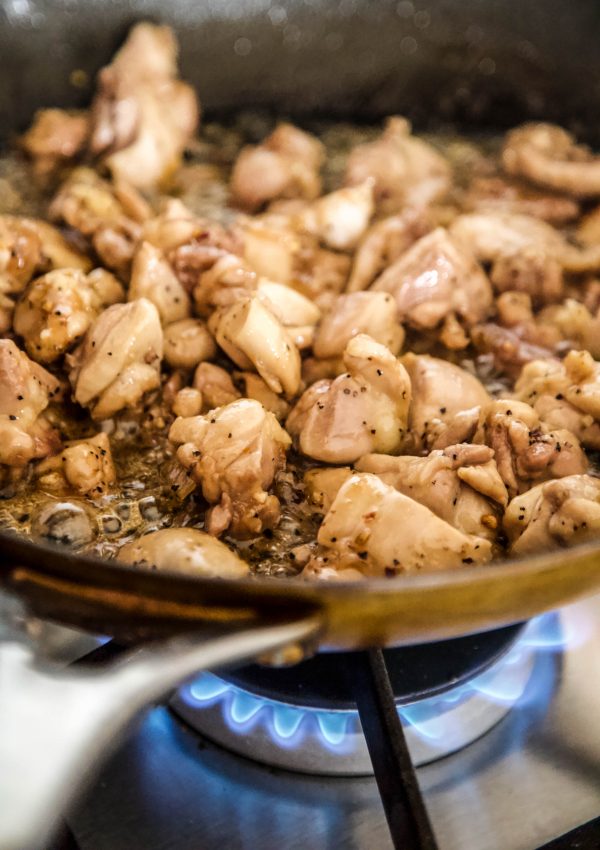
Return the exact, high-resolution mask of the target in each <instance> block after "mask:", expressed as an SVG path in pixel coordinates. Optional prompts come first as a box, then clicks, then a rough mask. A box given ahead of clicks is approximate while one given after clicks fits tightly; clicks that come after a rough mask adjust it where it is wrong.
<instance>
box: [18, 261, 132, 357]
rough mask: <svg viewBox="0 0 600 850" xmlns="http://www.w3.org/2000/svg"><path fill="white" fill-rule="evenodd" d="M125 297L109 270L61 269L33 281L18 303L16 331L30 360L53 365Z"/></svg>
mask: <svg viewBox="0 0 600 850" xmlns="http://www.w3.org/2000/svg"><path fill="white" fill-rule="evenodd" d="M124 297H125V293H124V291H123V287H122V286H121V284H120V283H119V281H118V280H117V279H116V278H115V277H114V276H113V275H112V274H111V273H110V272H107V271H106V270H105V269H96V270H95V271H93V272H90V274H87V275H86V274H85V272H83V271H81V270H80V269H58V270H56V271H52V272H48V274H45V275H43V276H42V277H38V278H35V280H32V281H31V283H30V284H29V286H28V287H27V288H26V290H25V292H24V293H23V295H22V297H21V299H20V300H19V302H18V303H17V306H16V309H15V314H14V321H13V325H14V329H15V332H16V333H17V334H19V336H21V337H23V339H24V341H25V348H26V349H27V353H28V354H29V356H30V357H32V358H33V359H34V360H37V361H38V362H39V363H53V362H54V361H55V360H57V359H58V358H59V357H61V356H62V355H63V354H64V353H65V352H66V351H68V350H69V349H70V348H72V347H73V346H74V345H75V343H76V342H77V341H78V340H79V339H80V338H81V337H82V336H83V335H84V334H85V332H86V331H87V329H88V328H89V326H90V325H91V323H92V322H93V321H94V319H95V318H96V317H97V316H98V315H99V313H100V312H101V311H102V310H103V309H104V308H105V307H108V306H109V305H111V304H115V303H117V302H118V301H122V300H123V299H124Z"/></svg>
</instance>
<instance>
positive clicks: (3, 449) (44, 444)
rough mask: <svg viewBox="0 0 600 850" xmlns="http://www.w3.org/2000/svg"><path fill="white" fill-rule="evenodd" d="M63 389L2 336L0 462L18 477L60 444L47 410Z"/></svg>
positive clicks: (0, 350) (9, 473)
mask: <svg viewBox="0 0 600 850" xmlns="http://www.w3.org/2000/svg"><path fill="white" fill-rule="evenodd" d="M59 391H60V384H59V382H58V381H57V380H56V378H55V377H54V376H53V375H51V374H50V373H49V372H47V371H46V370H45V369H44V368H43V367H42V366H40V365H38V364H37V363H34V362H33V360H30V359H29V357H27V355H26V354H25V353H24V352H23V351H20V350H19V349H18V348H17V346H16V345H15V344H14V342H12V340H9V339H0V465H2V466H5V467H9V469H8V470H4V473H5V474H8V475H9V477H18V476H19V474H20V473H21V472H22V470H23V468H24V467H25V466H26V465H27V464H28V463H29V461H31V460H34V459H40V458H43V457H46V456H47V455H49V454H51V453H52V452H54V451H56V450H57V449H58V448H59V446H60V438H59V435H58V433H57V432H56V431H55V430H54V429H53V428H52V427H51V426H50V425H49V423H48V422H47V420H46V419H45V417H44V411H45V409H46V408H47V407H48V404H49V403H50V401H51V400H52V398H53V397H55V396H57V395H58V393H59Z"/></svg>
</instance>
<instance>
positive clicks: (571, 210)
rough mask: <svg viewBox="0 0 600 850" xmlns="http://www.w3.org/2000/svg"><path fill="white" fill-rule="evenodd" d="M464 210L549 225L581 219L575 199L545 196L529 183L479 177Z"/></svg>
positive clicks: (472, 186)
mask: <svg viewBox="0 0 600 850" xmlns="http://www.w3.org/2000/svg"><path fill="white" fill-rule="evenodd" d="M463 207H464V209H465V210H468V211H472V212H484V213H485V212H493V213H495V212H503V213H517V214H518V215H531V216H533V217H534V218H541V219H542V221H547V222H548V223H549V224H553V225H555V226H557V227H558V226H560V225H563V224H568V223H569V222H570V221H573V219H575V218H577V216H578V215H579V204H578V203H577V201H575V200H574V199H573V198H567V197H565V196H564V195H553V194H549V193H548V192H542V191H540V190H539V189H535V188H533V187H532V186H528V185H527V183H524V182H521V181H519V180H511V179H510V178H506V177H499V176H494V177H477V178H475V179H474V180H473V181H472V182H471V183H470V185H469V188H468V191H467V192H466V194H465V196H464V198H463Z"/></svg>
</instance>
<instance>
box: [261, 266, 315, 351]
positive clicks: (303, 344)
mask: <svg viewBox="0 0 600 850" xmlns="http://www.w3.org/2000/svg"><path fill="white" fill-rule="evenodd" d="M256 292H257V294H258V297H259V298H260V299H261V301H262V302H263V303H264V304H265V306H266V307H268V308H269V310H270V311H271V313H273V315H274V316H276V317H277V318H278V319H279V321H280V322H281V324H282V325H283V326H284V328H286V329H287V331H288V333H289V334H290V336H291V337H292V339H293V340H294V344H295V345H296V347H297V348H299V349H303V348H308V347H309V346H310V345H312V342H313V339H314V335H315V327H316V324H317V322H318V321H319V319H320V318H321V311H320V310H319V308H318V307H317V305H316V304H313V302H312V301H311V300H310V299H309V298H307V297H306V296H305V295H302V294H301V293H300V292H297V291H296V290H295V289H292V288H291V287H290V286H284V285H283V284H281V283H274V282H273V281H271V280H267V279H266V278H259V280H258V284H257V289H256Z"/></svg>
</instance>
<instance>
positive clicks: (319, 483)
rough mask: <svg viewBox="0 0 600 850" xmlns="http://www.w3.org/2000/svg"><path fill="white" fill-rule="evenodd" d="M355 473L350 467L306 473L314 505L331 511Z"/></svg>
mask: <svg viewBox="0 0 600 850" xmlns="http://www.w3.org/2000/svg"><path fill="white" fill-rule="evenodd" d="M382 457H387V455H382ZM352 475H354V472H353V471H352V470H351V469H350V467H349V466H331V467H322V466H321V467H317V468H316V469H309V470H308V472H305V473H304V487H305V489H306V493H307V495H308V498H309V500H310V501H311V502H312V503H313V505H317V506H318V507H320V508H322V509H323V511H324V512H325V513H327V511H328V510H329V508H330V507H331V505H332V504H333V501H334V499H335V497H336V496H337V494H338V491H339V489H340V487H341V486H342V484H344V483H345V482H346V481H347V480H348V479H349V478H350V477H351V476H352Z"/></svg>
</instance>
